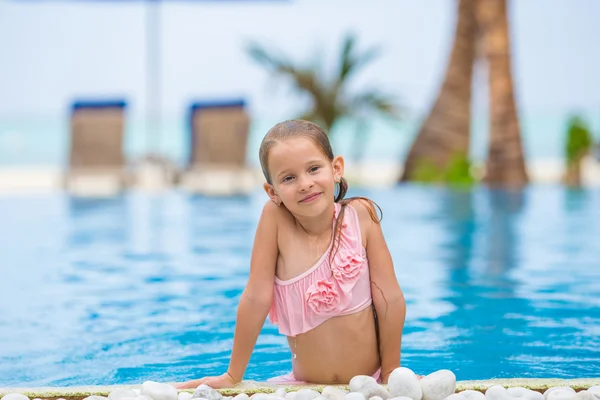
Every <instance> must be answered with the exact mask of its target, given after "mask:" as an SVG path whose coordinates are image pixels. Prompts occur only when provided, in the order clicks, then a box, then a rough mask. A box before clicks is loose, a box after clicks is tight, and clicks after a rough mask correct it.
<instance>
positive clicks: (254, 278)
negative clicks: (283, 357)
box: [176, 201, 280, 389]
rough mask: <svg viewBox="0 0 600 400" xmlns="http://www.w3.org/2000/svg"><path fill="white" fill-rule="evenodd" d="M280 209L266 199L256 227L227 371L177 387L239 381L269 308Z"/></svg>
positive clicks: (223, 386) (277, 251)
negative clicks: (247, 276) (246, 280)
mask: <svg viewBox="0 0 600 400" xmlns="http://www.w3.org/2000/svg"><path fill="white" fill-rule="evenodd" d="M279 212H280V211H279V210H278V207H277V206H276V205H275V204H273V202H272V201H268V202H267V204H266V205H265V206H264V208H263V212H262V214H261V216H260V220H259V222H258V227H257V228H256V236H255V238H254V246H253V248H252V258H251V261H250V277H249V279H248V283H247V285H246V288H245V289H244V292H243V293H242V296H241V298H240V303H239V306H238V311H237V319H236V324H235V334H234V338H233V349H232V352H231V360H230V362H229V368H228V369H227V372H226V373H225V374H223V375H221V376H211V377H205V378H202V379H196V380H193V381H188V382H184V383H181V384H178V385H176V387H177V388H178V389H186V388H196V387H198V386H199V385H201V384H206V385H209V386H210V387H212V388H213V389H217V388H225V387H231V386H233V385H235V384H236V383H238V382H241V381H242V379H243V378H244V373H245V372H246V367H247V366H248V362H249V361H250V356H251V355H252V350H253V349H254V346H255V344H256V340H257V339H258V335H259V333H260V330H261V329H262V327H263V325H264V322H265V319H266V318H267V315H268V313H269V310H270V308H271V301H272V299H273V285H274V282H275V267H276V264H277V256H278V254H279V250H278V245H277V220H278V218H277V215H278V213H279Z"/></svg>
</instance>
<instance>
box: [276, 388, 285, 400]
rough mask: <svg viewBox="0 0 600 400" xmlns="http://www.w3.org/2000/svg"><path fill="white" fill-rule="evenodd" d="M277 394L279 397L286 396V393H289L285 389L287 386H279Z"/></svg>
mask: <svg viewBox="0 0 600 400" xmlns="http://www.w3.org/2000/svg"><path fill="white" fill-rule="evenodd" d="M274 394H275V396H277V397H281V398H285V395H286V394H287V391H286V390H285V388H279V389H277V390H276V391H275V393H274Z"/></svg>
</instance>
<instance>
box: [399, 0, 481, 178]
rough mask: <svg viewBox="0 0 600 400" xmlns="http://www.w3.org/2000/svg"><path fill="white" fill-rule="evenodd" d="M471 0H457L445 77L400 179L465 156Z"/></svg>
mask: <svg viewBox="0 0 600 400" xmlns="http://www.w3.org/2000/svg"><path fill="white" fill-rule="evenodd" d="M475 1H476V0H459V1H458V7H457V8H458V10H457V11H458V12H457V22H456V30H455V36H454V44H453V47H452V51H451V54H450V59H449V62H448V66H447V69H446V76H445V77H444V82H443V83H442V86H441V89H440V91H439V93H438V96H437V99H436V101H435V103H434V106H433V108H432V110H431V112H430V113H429V116H428V117H427V119H426V120H425V122H424V124H423V125H422V127H421V129H420V130H419V133H418V134H417V137H416V139H415V141H414V142H413V144H412V146H411V148H410V150H409V153H408V156H407V157H406V160H405V163H404V170H403V173H402V176H401V177H400V181H408V180H413V179H415V178H417V175H418V174H419V170H420V169H422V167H423V166H425V165H429V166H433V167H434V168H435V169H437V170H441V171H444V170H446V169H447V168H449V164H450V163H451V162H452V161H453V159H454V158H456V157H463V158H466V157H468V153H469V136H470V123H471V78H472V73H473V63H474V61H475V53H476V38H477V23H476V19H475Z"/></svg>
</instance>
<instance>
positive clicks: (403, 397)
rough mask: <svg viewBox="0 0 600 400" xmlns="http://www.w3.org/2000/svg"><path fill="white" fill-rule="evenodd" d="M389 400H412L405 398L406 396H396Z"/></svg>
mask: <svg viewBox="0 0 600 400" xmlns="http://www.w3.org/2000/svg"><path fill="white" fill-rule="evenodd" d="M389 400H412V399H411V398H410V397H406V396H398V397H392V398H391V399H389Z"/></svg>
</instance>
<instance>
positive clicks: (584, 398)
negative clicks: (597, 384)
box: [575, 390, 596, 400]
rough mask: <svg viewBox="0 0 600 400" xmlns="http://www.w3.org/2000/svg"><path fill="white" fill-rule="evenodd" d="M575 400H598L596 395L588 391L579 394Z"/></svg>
mask: <svg viewBox="0 0 600 400" xmlns="http://www.w3.org/2000/svg"><path fill="white" fill-rule="evenodd" d="M575 398H576V399H577V400H596V396H594V393H592V392H588V391H587V390H582V391H580V392H577V394H576V395H575Z"/></svg>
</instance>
